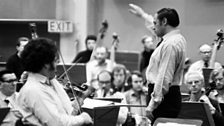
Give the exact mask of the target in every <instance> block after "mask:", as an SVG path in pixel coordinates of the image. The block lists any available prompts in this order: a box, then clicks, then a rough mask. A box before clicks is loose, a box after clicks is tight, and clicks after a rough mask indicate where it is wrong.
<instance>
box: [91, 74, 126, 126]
mask: <svg viewBox="0 0 224 126" xmlns="http://www.w3.org/2000/svg"><path fill="white" fill-rule="evenodd" d="M97 80H98V83H99V89H98V90H97V91H96V93H95V97H97V98H121V99H122V101H121V103H123V104H126V99H125V96H124V94H122V93H121V92H117V91H115V90H114V89H113V88H112V86H111V84H112V75H111V73H110V72H109V71H106V70H103V71H101V72H100V73H99V74H98V77H97ZM127 113H128V108H127V107H120V110H119V114H118V119H117V126H121V125H122V124H123V123H124V122H125V121H126V118H127Z"/></svg>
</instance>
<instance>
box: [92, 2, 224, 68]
mask: <svg viewBox="0 0 224 126" xmlns="http://www.w3.org/2000/svg"><path fill="white" fill-rule="evenodd" d="M96 1H97V3H98V5H97V6H95V7H96V8H98V11H97V12H95V13H97V14H98V15H97V16H98V18H99V19H107V20H108V22H109V29H108V33H107V36H106V38H105V44H106V45H107V46H110V44H111V41H112V37H111V36H112V33H113V32H117V33H118V34H119V36H120V40H121V43H120V47H119V50H128V51H140V50H142V46H141V44H140V39H141V37H142V36H143V35H145V34H147V30H146V28H145V27H144V22H143V21H142V20H141V19H139V18H136V17H135V16H134V15H132V14H130V13H129V12H128V8H129V7H128V4H129V3H134V4H137V5H139V6H141V7H142V8H143V9H144V10H145V11H146V12H148V13H152V14H154V13H155V12H156V11H157V10H158V9H160V8H162V7H173V8H175V9H176V10H177V11H178V13H179V15H180V18H181V25H180V29H181V31H182V33H183V34H184V35H185V37H186V39H187V42H188V49H187V56H188V57H190V58H191V59H192V60H193V61H195V60H198V59H199V55H198V48H199V46H200V45H202V44H204V43H207V44H212V42H213V41H214V39H216V32H217V29H219V28H224V27H223V26H224V22H223V21H224V13H223V12H224V1H223V0H135V1H134V0H96ZM93 15H94V14H93ZM95 25H96V26H97V28H98V27H99V25H100V20H99V21H98V22H96V23H95ZM89 28H90V27H89ZM97 28H96V29H95V31H97ZM91 31H94V30H92V29H91ZM127 45H128V46H127ZM223 54H224V49H223V48H221V50H220V51H219V52H218V54H217V60H218V61H219V62H221V63H222V64H224V59H223V58H222V57H223Z"/></svg>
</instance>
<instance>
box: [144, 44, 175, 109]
mask: <svg viewBox="0 0 224 126" xmlns="http://www.w3.org/2000/svg"><path fill="white" fill-rule="evenodd" d="M176 53H177V52H176V51H175V48H174V46H173V45H169V46H167V47H165V48H163V49H162V54H161V58H160V59H159V60H160V64H159V70H158V71H159V72H158V73H159V74H158V76H157V80H156V82H155V86H154V91H153V93H152V94H151V100H150V102H149V105H148V107H147V110H149V111H153V110H154V109H156V108H157V107H158V105H159V104H160V103H161V101H162V99H163V96H164V95H165V94H166V93H167V92H168V91H169V86H170V83H171V82H172V80H173V76H174V70H175V62H176Z"/></svg>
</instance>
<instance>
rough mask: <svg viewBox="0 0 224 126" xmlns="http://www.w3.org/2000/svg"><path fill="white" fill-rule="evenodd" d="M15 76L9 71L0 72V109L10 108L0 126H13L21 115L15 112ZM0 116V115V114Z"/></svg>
mask: <svg viewBox="0 0 224 126" xmlns="http://www.w3.org/2000/svg"><path fill="white" fill-rule="evenodd" d="M16 83H17V78H16V75H15V74H14V73H13V72H11V71H9V70H2V71H0V108H3V107H10V108H11V110H10V112H9V113H8V114H7V115H6V117H5V119H4V120H3V123H2V124H0V125H1V126H14V125H15V124H16V122H17V120H18V119H19V118H20V117H22V115H21V114H20V113H19V112H18V111H17V110H16V104H15V100H16V97H17V93H16ZM0 114H1V113H0Z"/></svg>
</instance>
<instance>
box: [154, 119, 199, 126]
mask: <svg viewBox="0 0 224 126" xmlns="http://www.w3.org/2000/svg"><path fill="white" fill-rule="evenodd" d="M161 124H164V125H169V126H171V125H172V126H175V124H177V125H178V126H180V125H181V124H182V125H189V126H201V125H202V121H201V120H198V119H179V118H157V119H156V121H155V123H154V124H153V126H157V125H158V126H159V125H161ZM164 125H163V126H164Z"/></svg>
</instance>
